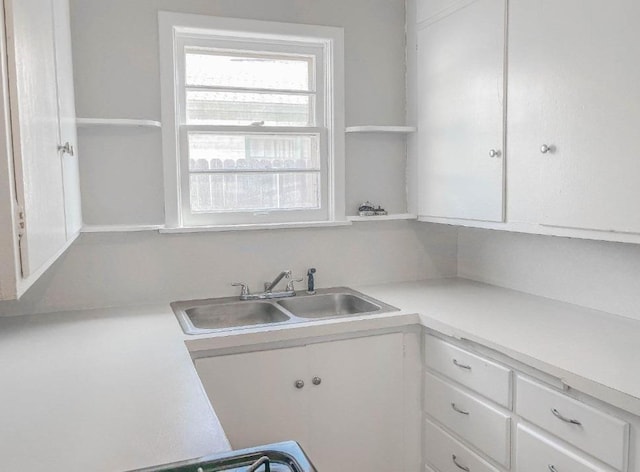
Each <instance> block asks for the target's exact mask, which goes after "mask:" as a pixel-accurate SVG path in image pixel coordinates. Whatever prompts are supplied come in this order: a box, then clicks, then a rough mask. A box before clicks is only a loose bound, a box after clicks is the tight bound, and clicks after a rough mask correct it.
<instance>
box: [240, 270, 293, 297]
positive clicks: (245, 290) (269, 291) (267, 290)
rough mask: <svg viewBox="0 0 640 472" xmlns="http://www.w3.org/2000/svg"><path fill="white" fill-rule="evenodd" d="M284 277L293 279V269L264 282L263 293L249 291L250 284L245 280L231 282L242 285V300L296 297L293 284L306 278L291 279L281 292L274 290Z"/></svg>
mask: <svg viewBox="0 0 640 472" xmlns="http://www.w3.org/2000/svg"><path fill="white" fill-rule="evenodd" d="M284 278H287V279H291V271H290V270H283V271H282V272H280V273H279V274H278V276H277V277H276V278H275V279H273V281H272V282H265V284H264V292H262V293H251V292H250V291H249V286H248V285H247V284H245V283H244V282H238V283H234V284H231V285H233V286H234V287H242V291H241V292H240V300H269V299H272V298H286V297H295V295H296V289H295V287H294V286H293V284H294V283H295V282H302V281H303V280H304V279H291V280H289V282H288V283H287V287H286V288H285V289H284V290H283V291H281V292H274V291H273V289H274V288H276V286H277V285H278V284H279V283H280V281H281V280H282V279H284Z"/></svg>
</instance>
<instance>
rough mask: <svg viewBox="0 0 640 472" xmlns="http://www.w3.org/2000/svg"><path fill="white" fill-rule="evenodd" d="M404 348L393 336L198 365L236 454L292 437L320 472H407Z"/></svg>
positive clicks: (396, 335) (219, 359)
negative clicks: (245, 448) (236, 450)
mask: <svg viewBox="0 0 640 472" xmlns="http://www.w3.org/2000/svg"><path fill="white" fill-rule="evenodd" d="M403 346H404V335H403V333H392V334H385V335H378V336H369V337H362V338H355V339H345V340H340V341H330V342H322V343H315V344H309V345H307V346H304V347H292V348H283V349H276V350H269V351H258V352H250V353H243V354H232V355H227V356H217V357H210V358H206V359H197V360H196V361H195V365H196V369H197V371H198V375H199V376H200V378H201V380H202V383H203V385H204V388H205V390H206V392H207V395H208V397H209V400H210V401H211V404H212V405H213V408H214V409H215V411H216V413H217V414H218V417H219V419H220V422H221V423H222V427H223V428H224V430H225V432H226V433H227V437H228V438H229V441H230V442H231V445H232V447H233V448H234V449H235V448H243V447H249V446H256V445H260V444H268V443H273V442H278V441H283V440H289V439H292V440H295V441H298V442H299V443H300V445H301V446H302V447H303V449H304V450H305V452H306V453H307V454H308V455H309V457H310V459H311V461H312V462H313V463H314V465H315V466H316V468H317V469H318V470H320V471H331V472H387V471H389V470H397V471H401V470H404V466H403V461H404V440H405V435H404V393H403V392H404V390H403V388H404V384H403V381H404V371H403V359H404V354H403ZM297 380H301V381H303V382H304V385H298V386H296V381H297Z"/></svg>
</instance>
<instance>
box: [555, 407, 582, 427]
mask: <svg viewBox="0 0 640 472" xmlns="http://www.w3.org/2000/svg"><path fill="white" fill-rule="evenodd" d="M551 413H553V416H555V417H556V418H558V419H559V420H562V421H564V422H565V423H571V424H575V425H578V426H582V423H580V422H579V421H578V420H573V419H571V418H567V417H566V416H563V415H562V413H560V412H559V411H558V410H556V409H555V408H551Z"/></svg>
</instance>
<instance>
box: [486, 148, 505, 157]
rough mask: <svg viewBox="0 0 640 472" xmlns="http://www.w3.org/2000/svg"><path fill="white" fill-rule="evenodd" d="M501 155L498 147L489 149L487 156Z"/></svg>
mask: <svg viewBox="0 0 640 472" xmlns="http://www.w3.org/2000/svg"><path fill="white" fill-rule="evenodd" d="M500 156H502V152H500V150H498V149H492V150H491V151H489V157H491V158H494V157H500Z"/></svg>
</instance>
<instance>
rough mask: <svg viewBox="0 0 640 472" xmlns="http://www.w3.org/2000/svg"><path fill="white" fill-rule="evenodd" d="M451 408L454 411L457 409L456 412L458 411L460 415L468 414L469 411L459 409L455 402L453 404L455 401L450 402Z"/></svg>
mask: <svg viewBox="0 0 640 472" xmlns="http://www.w3.org/2000/svg"><path fill="white" fill-rule="evenodd" d="M451 408H453V409H454V411H457V412H458V413H460V414H461V415H468V414H469V412H468V411H464V410H461V409H460V408H458V407H457V406H456V404H455V403H452V404H451Z"/></svg>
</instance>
